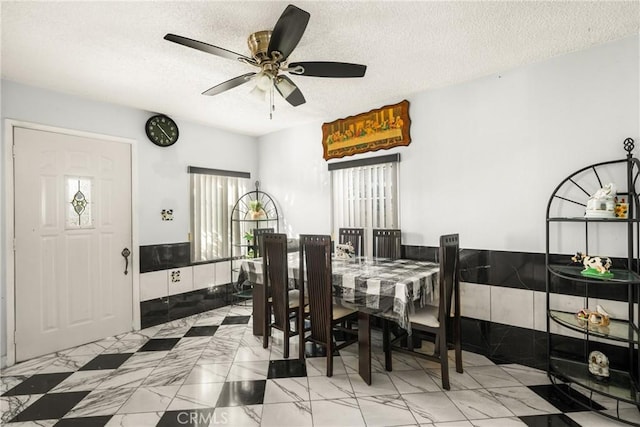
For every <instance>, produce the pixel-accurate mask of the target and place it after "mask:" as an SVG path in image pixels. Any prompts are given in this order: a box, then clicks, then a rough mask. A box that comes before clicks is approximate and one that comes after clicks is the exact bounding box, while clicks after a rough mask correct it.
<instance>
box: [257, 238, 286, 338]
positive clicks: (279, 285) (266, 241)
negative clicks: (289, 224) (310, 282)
mask: <svg viewBox="0 0 640 427" xmlns="http://www.w3.org/2000/svg"><path fill="white" fill-rule="evenodd" d="M261 240H262V241H261V243H262V271H263V274H264V278H263V282H264V290H265V295H264V297H265V298H264V301H265V303H266V301H267V298H268V297H269V296H271V306H272V308H273V316H274V323H275V324H276V325H278V326H279V327H281V328H284V327H287V326H288V324H287V323H288V322H289V274H288V271H287V235H286V234H276V233H263V234H262V236H261ZM267 312H268V311H265V313H267Z"/></svg>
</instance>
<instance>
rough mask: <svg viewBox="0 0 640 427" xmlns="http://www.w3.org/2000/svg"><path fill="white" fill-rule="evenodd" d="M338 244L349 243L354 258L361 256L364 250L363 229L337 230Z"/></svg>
mask: <svg viewBox="0 0 640 427" xmlns="http://www.w3.org/2000/svg"><path fill="white" fill-rule="evenodd" d="M338 243H351V246H353V250H354V252H355V256H362V255H363V254H362V251H363V250H364V228H339V229H338Z"/></svg>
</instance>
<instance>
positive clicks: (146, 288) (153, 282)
mask: <svg viewBox="0 0 640 427" xmlns="http://www.w3.org/2000/svg"><path fill="white" fill-rule="evenodd" d="M167 295H168V288H167V272H166V271H165V270H161V271H152V272H150V273H142V274H140V301H148V300H152V299H155V298H161V297H165V296H167Z"/></svg>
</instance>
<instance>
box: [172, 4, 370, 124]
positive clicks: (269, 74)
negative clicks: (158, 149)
mask: <svg viewBox="0 0 640 427" xmlns="http://www.w3.org/2000/svg"><path fill="white" fill-rule="evenodd" d="M310 16H311V15H310V14H309V13H308V12H305V11H304V10H302V9H300V8H298V7H296V6H293V5H288V6H287V7H286V9H285V10H284V12H282V15H280V18H278V21H277V22H276V25H275V27H274V28H273V31H269V30H266V31H258V32H255V33H253V34H251V35H249V39H248V40H247V43H248V44H249V50H250V51H251V57H248V56H245V55H241V54H239V53H236V52H232V51H230V50H227V49H224V48H221V47H218V46H213V45H210V44H208V43H204V42H201V41H198V40H193V39H189V38H187V37H183V36H178V35H176V34H171V33H169V34H167V35H166V36H164V38H165V40H169V41H172V42H174V43H178V44H181V45H183V46H187V47H190V48H193V49H198V50H201V51H203V52H207V53H211V54H213V55H217V56H221V57H223V58H228V59H233V60H236V61H240V62H244V63H245V64H249V65H252V66H254V67H258V68H259V69H260V71H258V72H251V73H246V74H243V75H241V76H238V77H234V78H232V79H230V80H227V81H226V82H223V83H220V84H218V85H215V86H213V87H212V88H210V89H207V90H206V91H204V92H203V93H202V94H203V95H217V94H219V93H222V92H225V91H227V90H229V89H233V88H234V87H236V86H240V85H242V84H245V83H247V82H249V81H255V83H256V87H255V88H254V90H253V91H252V92H254V91H257V92H259V93H260V92H261V93H263V94H264V93H267V92H270V94H271V103H270V105H271V106H270V112H271V111H273V89H274V88H275V89H276V90H277V91H278V93H280V95H282V97H283V98H284V99H285V100H286V101H287V102H288V103H289V104H291V105H293V106H294V107H297V106H298V105H301V104H304V103H305V102H306V101H305V99H304V96H303V95H302V92H301V91H300V89H299V88H298V87H297V86H296V85H295V83H293V81H291V79H290V78H289V77H287V76H286V75H283V74H281V73H282V72H284V71H286V72H288V73H290V74H293V75H298V76H311V77H363V76H364V74H365V72H366V70H367V66H366V65H360V64H350V63H346V62H330V61H311V62H291V63H287V62H286V61H287V59H288V58H289V55H290V54H291V52H293V50H294V49H295V47H296V46H297V45H298V42H299V41H300V39H301V38H302V35H303V34H304V31H305V29H306V28H307V23H308V22H309V18H310Z"/></svg>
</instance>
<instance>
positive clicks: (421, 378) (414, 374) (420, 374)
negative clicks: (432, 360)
mask: <svg viewBox="0 0 640 427" xmlns="http://www.w3.org/2000/svg"><path fill="white" fill-rule="evenodd" d="M389 377H390V378H391V381H392V382H393V385H395V386H396V388H397V389H398V392H399V393H401V394H405V393H423V392H430V391H440V387H438V385H437V384H436V383H435V381H434V380H433V378H431V376H430V375H428V374H427V373H426V372H425V371H423V370H422V369H420V370H415V371H396V370H395V368H394V370H393V372H389Z"/></svg>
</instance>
